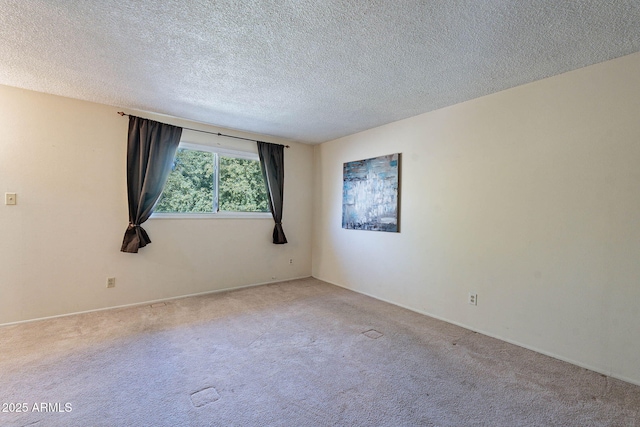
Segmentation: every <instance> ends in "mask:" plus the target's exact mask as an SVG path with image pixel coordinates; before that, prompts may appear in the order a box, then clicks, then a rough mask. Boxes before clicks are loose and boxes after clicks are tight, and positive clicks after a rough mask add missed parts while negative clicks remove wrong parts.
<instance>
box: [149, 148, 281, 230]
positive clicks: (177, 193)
mask: <svg viewBox="0 0 640 427" xmlns="http://www.w3.org/2000/svg"><path fill="white" fill-rule="evenodd" d="M267 200H268V199H267V190H266V187H265V184H264V179H263V178H262V171H261V170H260V160H259V158H258V155H257V154H253V153H246V152H242V151H230V150H223V149H219V148H215V147H209V146H206V145H195V144H187V143H181V144H180V147H179V148H178V152H177V153H176V157H175V159H174V161H173V167H172V170H171V173H170V174H169V178H167V183H166V184H165V186H164V189H163V190H162V195H161V196H160V200H158V204H157V205H156V206H155V209H154V216H155V217H167V216H169V217H181V216H184V217H194V216H200V217H203V216H204V217H211V216H251V217H256V216H258V217H262V216H264V217H267V218H271V214H270V213H269V206H268V201H267Z"/></svg>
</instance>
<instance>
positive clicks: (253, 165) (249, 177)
mask: <svg viewBox="0 0 640 427" xmlns="http://www.w3.org/2000/svg"><path fill="white" fill-rule="evenodd" d="M219 180H220V181H219V183H218V204H219V207H220V210H221V211H230V212H269V207H268V202H267V190H266V188H265V185H264V179H263V178H262V171H261V170H260V162H259V161H257V160H247V159H237V158H234V157H222V156H220V176H219Z"/></svg>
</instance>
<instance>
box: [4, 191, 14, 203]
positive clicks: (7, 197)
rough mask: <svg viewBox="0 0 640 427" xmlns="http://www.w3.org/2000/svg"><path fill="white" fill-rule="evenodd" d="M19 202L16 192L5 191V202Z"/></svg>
mask: <svg viewBox="0 0 640 427" xmlns="http://www.w3.org/2000/svg"><path fill="white" fill-rule="evenodd" d="M16 203H17V200H16V193H4V204H5V205H15V204H16Z"/></svg>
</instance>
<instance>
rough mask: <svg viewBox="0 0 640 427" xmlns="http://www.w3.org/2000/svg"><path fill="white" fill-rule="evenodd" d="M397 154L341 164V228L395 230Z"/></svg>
mask: <svg viewBox="0 0 640 427" xmlns="http://www.w3.org/2000/svg"><path fill="white" fill-rule="evenodd" d="M400 157H401V156H400V153H395V154H389V155H387V156H380V157H374V158H372V159H365V160H357V161H354V162H348V163H345V164H344V165H343V187H342V188H343V192H342V228H347V229H354V230H373V231H391V232H398V231H399V222H398V219H399V215H398V213H399V211H398V209H399V203H398V201H399V196H400V193H399V182H400V180H399V177H400Z"/></svg>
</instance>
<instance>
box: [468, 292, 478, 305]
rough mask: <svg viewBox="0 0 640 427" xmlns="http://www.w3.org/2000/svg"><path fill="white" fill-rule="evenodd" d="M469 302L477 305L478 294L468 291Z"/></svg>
mask: <svg viewBox="0 0 640 427" xmlns="http://www.w3.org/2000/svg"><path fill="white" fill-rule="evenodd" d="M469 304H471V305H478V294H473V293H471V292H469Z"/></svg>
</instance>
